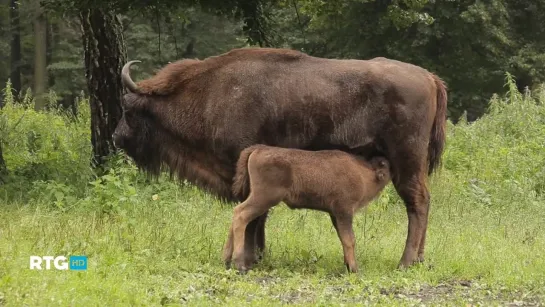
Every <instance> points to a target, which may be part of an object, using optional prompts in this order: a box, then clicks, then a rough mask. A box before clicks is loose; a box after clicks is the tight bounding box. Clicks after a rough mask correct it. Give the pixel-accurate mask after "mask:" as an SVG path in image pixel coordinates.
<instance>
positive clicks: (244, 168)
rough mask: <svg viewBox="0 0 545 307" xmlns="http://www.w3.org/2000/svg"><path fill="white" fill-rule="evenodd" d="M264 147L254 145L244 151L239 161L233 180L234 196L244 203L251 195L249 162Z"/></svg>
mask: <svg viewBox="0 0 545 307" xmlns="http://www.w3.org/2000/svg"><path fill="white" fill-rule="evenodd" d="M262 146H263V145H254V146H250V147H247V148H246V149H244V150H242V152H241V153H240V156H239V158H238V161H237V169H236V174H235V177H234V178H233V187H232V192H233V195H234V196H235V197H236V198H237V199H238V200H239V201H243V200H245V199H246V198H248V195H250V177H249V174H248V160H249V159H250V155H251V154H252V153H253V152H254V151H256V150H257V149H259V148H260V147H262Z"/></svg>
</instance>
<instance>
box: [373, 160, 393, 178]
mask: <svg viewBox="0 0 545 307" xmlns="http://www.w3.org/2000/svg"><path fill="white" fill-rule="evenodd" d="M369 163H370V164H371V166H372V168H373V170H374V171H375V174H376V179H377V181H379V182H388V181H390V179H391V175H390V163H389V162H388V160H387V159H386V158H385V157H381V156H376V157H373V158H371V159H370V160H369Z"/></svg>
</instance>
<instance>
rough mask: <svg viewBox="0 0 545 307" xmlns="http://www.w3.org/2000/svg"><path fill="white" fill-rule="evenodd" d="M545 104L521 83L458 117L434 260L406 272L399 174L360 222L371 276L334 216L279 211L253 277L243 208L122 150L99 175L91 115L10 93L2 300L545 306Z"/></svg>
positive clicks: (442, 178)
mask: <svg viewBox="0 0 545 307" xmlns="http://www.w3.org/2000/svg"><path fill="white" fill-rule="evenodd" d="M508 84H509V85H510V86H512V87H513V86H514V84H513V83H512V82H508ZM544 103H545V91H544V92H542V93H541V96H539V94H538V95H537V98H532V97H530V96H523V95H521V94H519V93H517V92H515V91H514V90H513V89H511V91H510V93H509V95H508V96H506V97H505V98H504V99H494V100H493V101H492V102H491V106H490V112H489V114H488V115H486V116H484V117H483V118H482V119H481V120H479V121H477V122H476V123H473V124H470V125H468V124H466V123H465V122H464V121H462V122H460V123H459V124H457V125H456V126H454V125H449V127H448V133H449V135H448V143H447V149H446V152H445V155H444V164H443V167H442V169H441V171H440V172H439V173H437V174H436V175H435V176H434V177H433V178H432V182H431V193H432V207H431V214H430V222H429V230H428V240H427V245H426V246H427V253H426V256H427V257H426V258H427V260H426V262H425V263H424V264H422V265H418V266H415V267H412V268H410V269H409V270H407V271H398V270H396V266H397V263H398V261H399V259H400V257H401V253H402V250H403V247H404V243H405V238H406V231H407V217H406V214H405V209H404V206H403V204H402V202H401V201H400V200H399V198H398V197H397V195H396V193H395V191H393V189H392V186H391V185H390V186H388V187H387V189H386V190H385V192H384V193H383V194H382V195H381V197H380V198H379V199H377V200H376V201H375V202H373V203H372V204H371V205H370V207H368V208H367V209H366V210H364V211H362V212H361V213H360V214H359V215H358V216H357V219H356V221H355V233H356V238H357V243H356V251H357V260H358V263H359V265H360V273H358V274H347V273H346V271H345V268H344V265H343V261H342V248H341V244H340V242H339V240H338V239H337V235H336V233H335V231H334V229H333V227H332V226H331V224H330V220H329V217H328V216H327V215H325V214H323V213H319V212H312V211H292V210H289V209H288V208H286V207H285V206H278V207H276V208H274V210H273V212H272V214H271V215H270V219H269V221H268V224H267V228H266V237H267V248H268V249H267V253H266V255H265V259H264V260H263V262H262V263H261V264H259V265H258V266H257V267H256V268H255V269H254V270H253V271H250V272H249V273H248V274H247V275H243V276H241V275H238V274H237V273H236V272H234V271H228V270H225V268H224V266H223V264H222V262H221V250H222V247H223V244H224V242H225V239H226V237H227V230H228V227H229V223H230V221H231V217H232V208H231V207H230V206H229V205H225V204H222V203H220V202H218V201H216V200H214V199H213V198H211V197H210V196H208V195H206V194H203V193H201V192H200V191H198V190H197V189H195V188H192V187H190V186H187V185H182V186H181V187H180V186H178V185H176V184H174V183H172V182H171V181H169V180H167V179H166V178H161V179H160V181H159V182H148V181H146V179H145V178H144V177H143V176H141V175H139V174H138V173H137V172H136V171H135V169H134V167H133V166H131V164H127V163H125V162H123V160H113V161H112V162H111V164H110V167H111V168H110V169H109V171H108V172H107V173H106V174H105V175H103V176H101V177H96V176H94V175H93V172H92V170H90V169H89V168H88V165H89V163H88V162H89V160H88V157H89V154H90V148H89V145H88V143H89V142H88V141H85V140H86V139H87V140H88V137H89V133H88V129H87V128H86V127H88V124H89V122H88V115H85V114H80V117H79V118H78V119H77V120H76V121H74V120H73V119H67V118H65V117H63V116H62V115H59V114H57V113H54V112H52V113H36V112H34V111H33V110H32V108H29V109H25V108H24V107H18V106H13V105H10V104H8V105H6V107H4V108H3V109H2V110H1V111H0V113H1V114H0V120H3V121H4V123H3V126H2V125H0V127H7V129H6V130H4V132H5V131H8V133H4V132H2V134H0V137H1V138H2V139H3V144H4V148H3V149H4V156H5V158H6V161H7V163H8V167H9V169H10V176H9V177H8V178H7V181H6V182H5V183H4V184H3V185H1V186H0V306H2V305H5V306H21V305H25V306H48V305H50V306H57V305H63V306H66V305H74V306H76V305H77V306H96V305H100V306H119V305H180V304H191V305H197V306H198V305H206V306H208V305H211V304H217V305H228V306H240V305H281V304H287V303H291V304H301V305H309V306H310V305H312V306H315V305H340V304H344V305H361V304H369V305H371V304H372V305H377V304H378V305H385V306H390V305H394V306H395V305H401V306H412V305H467V304H470V305H487V306H489V305H502V306H504V305H511V306H542V305H543V304H545V214H544V212H543V209H544V208H545V143H544V142H543V140H545V104H544ZM52 127H53V128H52ZM22 136H23V137H22ZM331 180H335V178H331ZM31 255H40V256H44V255H52V256H58V255H65V256H70V255H86V256H88V259H89V264H88V270H87V271H83V272H76V271H57V270H49V271H46V270H44V271H36V270H30V269H29V257H30V256H31Z"/></svg>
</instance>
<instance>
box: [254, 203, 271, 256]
mask: <svg viewBox="0 0 545 307" xmlns="http://www.w3.org/2000/svg"><path fill="white" fill-rule="evenodd" d="M268 214H269V211H267V212H265V214H263V215H261V216H260V217H258V222H257V224H256V228H255V245H256V247H257V248H256V256H257V258H256V261H260V260H261V259H263V255H264V253H265V223H266V222H267V215H268Z"/></svg>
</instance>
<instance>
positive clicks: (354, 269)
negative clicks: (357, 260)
mask: <svg viewBox="0 0 545 307" xmlns="http://www.w3.org/2000/svg"><path fill="white" fill-rule="evenodd" d="M346 270H347V271H348V273H358V266H357V265H355V266H350V265H348V264H346Z"/></svg>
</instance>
